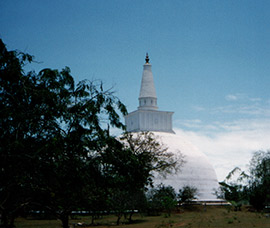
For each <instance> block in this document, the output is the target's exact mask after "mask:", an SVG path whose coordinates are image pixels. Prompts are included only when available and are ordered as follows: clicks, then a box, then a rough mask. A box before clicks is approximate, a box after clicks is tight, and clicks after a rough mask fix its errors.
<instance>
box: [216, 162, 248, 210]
mask: <svg viewBox="0 0 270 228" xmlns="http://www.w3.org/2000/svg"><path fill="white" fill-rule="evenodd" d="M248 178H249V176H248V175H247V174H246V173H245V172H244V171H242V170H241V169H240V168H238V167H236V168H234V169H233V170H232V171H231V172H229V174H228V175H227V177H226V178H225V180H224V181H223V182H219V185H220V188H219V190H218V191H217V192H216V195H217V196H218V198H221V199H226V200H227V201H229V202H230V203H231V204H232V205H233V206H234V210H235V211H238V210H241V206H242V205H243V204H245V203H247V202H248V195H247V180H248Z"/></svg>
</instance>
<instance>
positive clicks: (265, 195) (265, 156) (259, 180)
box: [248, 151, 270, 210]
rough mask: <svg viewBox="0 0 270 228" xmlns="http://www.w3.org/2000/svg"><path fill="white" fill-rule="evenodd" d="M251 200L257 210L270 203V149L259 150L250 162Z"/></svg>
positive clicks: (249, 191) (249, 190)
mask: <svg viewBox="0 0 270 228" xmlns="http://www.w3.org/2000/svg"><path fill="white" fill-rule="evenodd" d="M249 171H250V178H249V186H248V188H249V189H248V193H249V200H250V204H251V205H253V206H254V207H255V208H256V209H257V210H262V209H263V208H264V207H265V206H267V205H269V204H270V188H269V186H270V151H266V152H265V151H257V152H255V153H254V154H253V157H252V159H251V161H250V164H249Z"/></svg>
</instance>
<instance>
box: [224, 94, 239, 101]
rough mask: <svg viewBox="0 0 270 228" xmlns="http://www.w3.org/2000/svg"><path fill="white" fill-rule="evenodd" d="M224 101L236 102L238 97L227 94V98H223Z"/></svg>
mask: <svg viewBox="0 0 270 228" xmlns="http://www.w3.org/2000/svg"><path fill="white" fill-rule="evenodd" d="M225 99H226V100H227V101H236V100H238V97H237V96H235V95H232V94H229V95H227V96H226V97H225Z"/></svg>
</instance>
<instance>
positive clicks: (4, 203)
mask: <svg viewBox="0 0 270 228" xmlns="http://www.w3.org/2000/svg"><path fill="white" fill-rule="evenodd" d="M0 48H1V50H0V51H1V56H0V70H1V71H0V76H1V77H0V86H1V88H0V95H1V96H0V99H1V100H0V101H1V103H0V110H1V111H0V115H1V116H0V121H1V122H0V124H1V128H0V129H1V132H0V133H1V136H0V137H1V148H0V156H1V157H0V166H1V167H0V181H1V182H0V183H1V188H0V191H1V192H0V193H1V197H0V210H1V215H2V216H1V223H2V225H3V226H4V227H12V226H13V221H14V218H15V217H16V214H17V213H18V211H19V209H20V208H22V207H23V206H25V205H26V204H30V203H31V204H32V205H33V203H34V205H36V206H37V207H41V206H42V207H43V208H45V209H46V210H48V211H50V212H53V213H54V214H55V215H56V216H57V217H58V218H59V219H61V220H62V223H63V227H67V226H68V216H69V214H70V212H71V210H73V209H77V208H78V207H79V206H80V205H85V204H86V203H85V202H87V205H88V206H89V205H93V202H94V201H95V200H93V199H97V198H99V199H100V198H101V195H105V193H104V192H103V191H101V189H102V187H103V186H104V185H106V182H105V177H104V175H103V173H102V168H103V167H102V165H101V164H102V163H101V161H102V157H101V156H100V154H99V152H100V151H103V150H104V148H106V147H108V144H107V143H108V142H111V141H112V137H111V136H110V135H109V131H108V130H107V129H105V128H103V127H102V126H103V123H104V122H105V123H106V122H107V123H108V124H110V125H112V126H115V127H120V128H124V125H123V124H122V123H121V122H120V120H119V119H120V118H119V114H118V112H117V110H119V111H120V113H122V114H125V113H126V109H125V106H124V105H123V104H122V103H121V102H120V101H119V100H118V98H116V97H115V96H114V95H113V93H112V92H111V91H110V90H105V91H104V90H103V85H102V83H98V82H87V81H82V82H80V83H79V84H78V85H77V86H75V85H74V80H73V78H72V76H71V75H70V70H69V69H68V68H65V69H63V70H62V71H60V72H59V71H58V70H51V69H44V70H42V71H40V73H39V74H36V73H35V72H30V73H28V74H25V73H24V71H23V66H24V64H25V62H27V61H29V62H30V61H32V57H31V56H29V55H26V54H22V53H18V52H16V51H7V50H6V48H5V45H4V44H3V42H2V41H1V42H0ZM101 121H102V122H101ZM114 140H116V139H114ZM101 193H102V194H101ZM97 194H98V195H99V197H95V196H96V195H97Z"/></svg>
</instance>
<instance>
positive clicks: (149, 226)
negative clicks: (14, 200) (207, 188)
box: [15, 206, 270, 228]
mask: <svg viewBox="0 0 270 228" xmlns="http://www.w3.org/2000/svg"><path fill="white" fill-rule="evenodd" d="M133 219H134V223H133V224H125V223H122V224H121V225H120V226H116V225H115V221H116V217H115V216H104V217H103V218H102V219H98V220H96V223H97V224H98V226H95V227H98V228H105V227H106V228H107V227H121V228H124V227H128V228H139V227H140V228H162V227H173V228H176V227H188V228H192V227H193V228H194V227H196V228H197V227H213V228H214V227H215V228H217V227H238V228H239V227H243V228H249V227H258V228H264V227H265V228H269V227H270V218H269V217H266V215H265V214H263V213H255V212H248V211H246V210H243V211H239V212H234V211H229V210H228V209H227V208H226V207H211V206H208V207H207V208H206V210H205V209H204V208H203V207H202V206H201V207H196V208H193V210H189V209H185V210H184V211H183V210H181V212H180V213H173V214H172V215H171V217H169V218H166V217H165V216H164V215H162V216H153V217H150V216H140V215H134V217H133ZM78 222H81V223H86V224H89V223H91V218H90V217H79V218H78V219H76V220H70V224H72V223H78ZM122 222H123V221H122ZM15 225H16V227H17V228H26V227H27V228H28V227H29V228H31V227H32V228H34V227H40V228H59V227H61V222H60V221H58V220H26V219H23V218H18V219H17V220H16V222H15Z"/></svg>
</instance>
